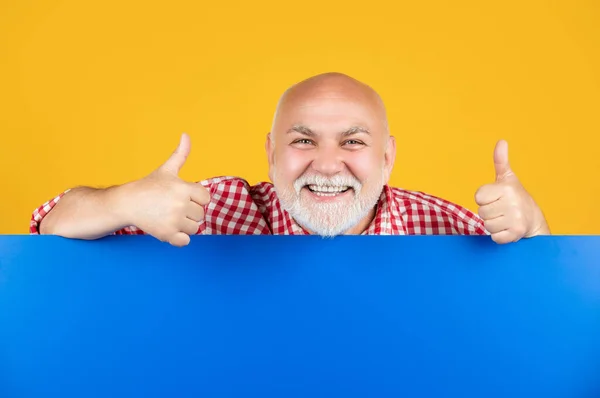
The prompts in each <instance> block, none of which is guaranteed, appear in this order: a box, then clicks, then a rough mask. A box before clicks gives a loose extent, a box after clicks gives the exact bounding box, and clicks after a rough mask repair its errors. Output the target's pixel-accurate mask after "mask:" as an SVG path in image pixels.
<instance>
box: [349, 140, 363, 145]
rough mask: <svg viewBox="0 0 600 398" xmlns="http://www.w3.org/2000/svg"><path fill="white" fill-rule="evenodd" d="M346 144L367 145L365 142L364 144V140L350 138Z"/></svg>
mask: <svg viewBox="0 0 600 398" xmlns="http://www.w3.org/2000/svg"><path fill="white" fill-rule="evenodd" d="M344 145H351V146H355V145H365V144H364V142H362V141H358V140H348V141H345V142H344Z"/></svg>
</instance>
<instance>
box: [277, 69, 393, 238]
mask: <svg viewBox="0 0 600 398" xmlns="http://www.w3.org/2000/svg"><path fill="white" fill-rule="evenodd" d="M266 149H267V154H268V157H269V176H270V178H271V180H272V181H273V185H274V187H275V190H276V192H277V195H278V197H279V199H280V201H281V204H282V206H283V208H284V209H285V210H287V211H288V212H289V213H290V215H291V216H292V217H293V218H294V219H295V221H296V222H297V223H298V224H300V225H301V226H302V227H304V228H306V229H307V230H309V231H310V232H311V233H314V234H319V235H322V236H335V235H339V234H344V233H346V234H358V233H361V232H362V231H363V230H364V229H366V228H367V226H368V225H369V223H370V222H371V220H372V219H373V217H374V214H375V205H376V203H377V201H378V200H379V197H380V195H381V191H382V189H383V186H384V185H385V184H387V182H388V180H389V176H390V173H391V170H392V167H393V163H394V157H395V150H396V148H395V141H394V139H393V137H390V136H389V133H388V129H387V121H386V116H385V108H384V107H383V103H382V101H381V99H380V98H379V96H378V95H377V94H376V93H375V92H374V91H373V90H372V89H371V88H370V87H368V86H366V85H364V84H362V83H360V82H358V81H356V80H354V79H352V78H349V77H347V76H345V75H340V74H326V75H320V76H316V77H313V78H310V79H308V80H305V81H303V82H301V83H299V84H297V85H295V86H293V87H292V88H291V89H290V90H288V91H287V92H286V93H285V94H284V95H283V97H282V99H281V100H280V103H279V106H278V109H277V112H276V115H275V119H274V121H273V129H272V131H271V134H270V135H269V137H268V138H267V143H266Z"/></svg>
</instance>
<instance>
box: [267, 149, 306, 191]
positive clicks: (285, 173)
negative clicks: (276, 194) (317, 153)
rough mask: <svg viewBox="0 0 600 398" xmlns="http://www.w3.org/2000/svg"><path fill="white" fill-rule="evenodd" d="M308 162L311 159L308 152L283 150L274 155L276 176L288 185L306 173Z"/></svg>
mask: <svg viewBox="0 0 600 398" xmlns="http://www.w3.org/2000/svg"><path fill="white" fill-rule="evenodd" d="M310 162H311V159H310V155H309V154H308V151H299V150H295V149H293V148H285V149H283V150H281V151H279V152H277V153H276V154H275V167H276V168H277V174H278V175H279V177H280V178H282V179H284V180H285V182H288V183H290V184H292V183H293V182H294V181H295V180H296V179H297V178H298V177H300V176H301V175H302V174H303V173H304V172H305V171H306V168H307V167H308V166H309V165H310Z"/></svg>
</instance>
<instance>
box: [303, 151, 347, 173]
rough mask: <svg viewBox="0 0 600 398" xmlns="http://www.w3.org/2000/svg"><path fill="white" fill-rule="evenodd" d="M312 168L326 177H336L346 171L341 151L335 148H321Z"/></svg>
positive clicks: (317, 152)
mask: <svg viewBox="0 0 600 398" xmlns="http://www.w3.org/2000/svg"><path fill="white" fill-rule="evenodd" d="M311 166H312V168H313V169H314V170H315V171H316V172H318V173H320V174H322V175H324V176H334V175H336V174H338V173H340V172H342V171H343V170H344V167H345V164H344V160H343V157H342V156H341V154H340V153H339V151H337V150H336V149H334V148H325V147H321V148H319V149H318V150H317V151H316V156H315V158H314V159H313V161H312V165H311Z"/></svg>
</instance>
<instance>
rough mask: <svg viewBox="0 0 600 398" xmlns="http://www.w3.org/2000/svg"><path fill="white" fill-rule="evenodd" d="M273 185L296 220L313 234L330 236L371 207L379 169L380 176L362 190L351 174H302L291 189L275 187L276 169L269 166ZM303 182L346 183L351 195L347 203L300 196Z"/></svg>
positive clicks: (379, 185)
mask: <svg viewBox="0 0 600 398" xmlns="http://www.w3.org/2000/svg"><path fill="white" fill-rule="evenodd" d="M273 176H274V181H273V183H274V186H275V191H276V193H277V196H278V197H279V200H280V202H281V206H282V207H283V208H284V209H285V210H286V211H287V212H288V213H290V216H292V218H293V219H294V220H296V222H297V223H298V224H300V225H301V226H303V227H304V228H307V229H309V230H310V231H312V232H313V233H315V234H317V235H321V236H324V237H333V236H336V235H341V234H343V233H345V232H346V231H348V230H349V229H351V228H353V227H354V226H356V225H357V224H358V223H359V222H360V221H361V220H363V219H364V218H365V217H366V216H367V215H368V214H369V212H370V211H371V210H372V209H373V208H374V207H375V205H376V204H377V202H378V201H379V198H380V196H381V191H382V189H383V171H382V173H381V177H380V180H379V181H377V184H374V187H375V188H373V189H372V190H371V191H370V192H368V191H366V192H363V185H362V184H361V183H360V181H358V180H357V179H356V178H355V177H354V176H351V175H348V176H334V177H331V178H327V177H323V176H321V175H309V176H307V175H304V174H303V175H302V176H300V177H299V178H298V179H297V180H296V181H295V182H294V189H293V190H292V189H288V188H287V187H283V188H281V187H280V188H279V189H278V184H277V180H278V178H277V171H276V170H275V168H274V170H273ZM307 185H326V186H349V187H351V188H352V189H353V192H351V194H352V195H353V196H354V198H353V200H352V203H351V204H350V205H348V204H346V203H344V202H333V203H317V202H313V201H310V200H308V199H306V198H305V197H304V198H303V197H301V196H300V192H301V190H302V188H304V187H305V186H307Z"/></svg>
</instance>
